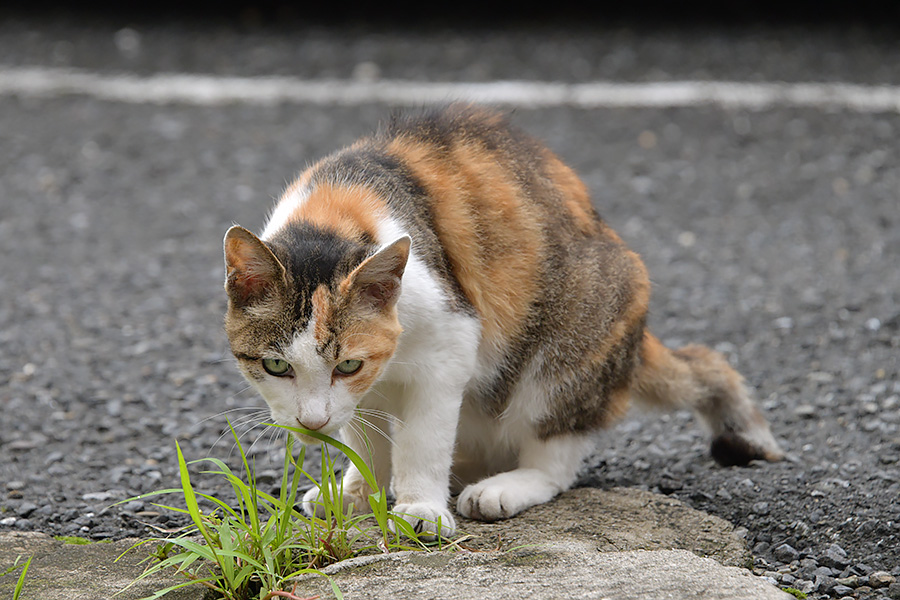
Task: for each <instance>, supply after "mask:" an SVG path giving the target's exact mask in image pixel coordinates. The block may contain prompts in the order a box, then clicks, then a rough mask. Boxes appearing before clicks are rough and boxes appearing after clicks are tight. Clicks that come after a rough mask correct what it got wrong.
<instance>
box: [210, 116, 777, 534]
mask: <svg viewBox="0 0 900 600" xmlns="http://www.w3.org/2000/svg"><path fill="white" fill-rule="evenodd" d="M225 262H226V267H227V281H226V284H225V287H226V290H227V293H228V310H227V314H226V318H225V328H226V332H227V335H228V337H229V341H230V344H231V349H232V351H233V353H234V356H235V357H236V358H237V361H238V364H239V366H240V369H241V371H242V372H243V374H244V375H245V376H246V378H247V379H248V380H249V381H250V382H251V383H252V384H253V385H254V386H255V387H256V388H257V389H258V391H259V392H260V393H261V395H262V396H263V397H264V398H265V400H266V401H267V403H268V404H269V407H270V408H271V411H272V416H273V418H274V419H275V421H276V422H278V423H280V424H283V425H288V426H294V427H296V426H300V427H303V428H307V429H310V430H315V431H320V432H322V433H326V434H329V435H333V434H337V433H338V432H339V433H340V435H341V436H342V437H343V439H344V441H345V442H346V443H347V444H348V445H350V446H351V447H352V448H354V450H356V452H358V453H359V454H360V455H362V456H364V457H367V460H368V461H369V462H370V466H371V468H372V470H373V472H374V473H375V475H376V477H377V479H378V480H379V483H380V485H385V486H388V485H390V486H391V489H392V490H393V492H394V495H395V497H396V505H395V506H394V511H395V512H397V513H400V514H403V515H406V516H405V517H404V518H406V519H407V520H408V521H409V522H410V523H411V524H413V525H414V526H415V527H416V528H418V530H425V531H429V532H432V533H440V534H442V535H445V536H446V535H450V534H451V533H452V532H453V531H454V530H455V521H454V518H453V515H452V514H451V512H450V510H449V508H448V501H449V500H450V498H451V491H452V492H453V493H459V496H458V499H457V501H456V509H457V511H458V512H459V514H461V515H464V516H466V517H471V518H475V519H482V520H487V521H491V520H495V519H502V518H505V517H510V516H512V515H515V514H516V513H518V512H520V511H522V510H523V509H525V508H528V507H530V506H533V505H535V504H539V503H543V502H547V501H548V500H550V499H551V498H553V497H554V496H555V495H557V494H558V493H560V492H561V491H564V490H566V489H568V488H569V487H570V486H571V485H572V483H573V482H574V481H575V478H576V474H577V472H578V470H579V468H580V466H581V463H582V460H583V459H584V458H585V457H586V456H587V455H588V454H589V453H590V452H591V451H592V448H593V446H594V438H595V434H596V432H597V431H598V430H599V429H602V428H604V427H606V426H608V425H610V424H611V423H613V422H614V421H615V420H616V419H617V418H619V417H620V416H622V415H623V414H624V413H625V411H626V408H627V406H628V401H629V398H634V399H635V400H638V401H640V402H643V403H644V404H649V405H653V406H656V407H662V408H666V409H675V408H682V407H690V408H692V409H693V410H694V411H695V412H696V414H697V415H698V416H699V418H700V420H701V421H702V422H703V423H704V424H705V425H706V426H707V427H708V429H709V430H710V431H711V434H712V438H713V441H712V449H711V450H712V455H713V457H714V458H715V459H716V460H717V461H718V462H719V463H721V464H723V465H743V464H746V463H748V462H749V461H751V460H754V459H766V460H778V459H780V458H781V457H782V452H781V451H780V450H779V447H778V444H777V443H776V441H775V439H774V438H773V437H772V434H771V433H770V431H769V426H768V424H767V422H766V421H765V419H764V418H763V416H762V415H761V414H760V412H759V410H758V409H757V408H756V406H755V405H754V404H753V402H752V401H751V400H750V398H749V396H748V394H747V391H746V389H745V387H744V384H743V382H742V378H741V376H740V375H739V374H738V373H736V372H735V371H734V370H733V369H732V368H731V367H730V366H729V365H728V362H727V361H726V360H725V359H724V358H723V357H722V356H721V355H720V354H718V353H716V352H714V351H712V350H709V349H708V348H705V347H703V346H688V347H685V348H682V349H679V350H674V351H673V350H669V349H667V348H666V347H664V346H663V345H662V344H661V343H660V342H659V340H658V339H657V338H655V337H654V336H653V335H651V334H650V333H649V332H648V331H647V330H646V328H645V320H646V316H647V305H648V301H649V297H650V282H649V279H648V276H647V272H646V270H645V268H644V265H643V264H642V262H641V260H640V258H639V257H638V255H637V254H635V253H634V252H632V251H630V250H629V249H628V248H626V246H625V244H624V243H623V242H622V240H621V239H620V238H619V236H618V235H616V233H615V232H614V231H613V230H612V229H611V228H610V227H609V226H608V225H607V224H606V223H605V222H604V221H603V220H601V219H600V217H599V216H598V215H597V213H596V212H595V209H594V207H593V206H592V204H591V201H590V198H589V195H588V191H587V189H586V187H585V185H584V184H583V183H582V182H581V181H580V180H579V178H578V177H577V176H576V175H575V173H574V172H573V171H572V170H571V169H570V168H569V167H567V166H566V165H564V164H563V163H562V162H561V161H560V159H559V158H557V157H556V156H555V155H554V154H553V153H551V151H550V150H548V149H547V148H545V147H544V146H543V145H541V144H540V143H538V142H537V141H535V140H534V139H532V138H531V137H529V136H527V135H526V134H524V133H522V132H520V131H518V130H516V129H514V128H512V127H511V126H510V125H509V124H508V123H507V120H506V117H505V116H504V115H502V114H499V113H496V112H494V111H491V110H487V109H484V108H480V107H476V106H470V105H450V106H449V107H446V108H444V109H442V110H435V111H431V112H424V113H422V114H420V115H418V116H412V117H394V118H393V119H392V120H391V121H390V122H389V124H387V125H386V126H385V127H383V128H382V130H381V131H380V132H378V133H377V134H375V135H373V136H372V137H369V138H366V139H363V140H361V141H359V142H357V143H355V144H354V145H352V146H350V147H349V148H346V149H344V150H342V151H339V152H337V153H335V154H333V155H331V156H329V157H327V158H325V159H323V160H322V161H320V162H318V163H317V164H315V165H313V166H312V167H311V168H309V169H308V170H306V171H305V172H304V173H303V174H302V175H300V177H299V178H298V179H297V180H296V181H295V182H294V183H293V184H291V185H290V186H289V187H288V188H287V189H286V191H285V192H284V194H283V196H282V197H281V199H280V200H279V202H278V203H277V205H276V207H275V208H274V211H273V212H272V214H271V215H270V218H269V220H268V222H267V224H266V226H265V228H264V231H263V232H262V235H261V236H259V237H257V236H256V235H254V234H253V233H251V232H250V231H248V230H246V229H244V228H241V227H239V226H234V227H232V228H231V229H229V230H228V233H227V234H226V236H225ZM366 434H367V435H366ZM299 437H300V438H301V439H303V437H304V436H299ZM303 441H312V440H308V439H303ZM370 491H371V490H369V489H368V487H367V485H366V483H365V481H364V480H363V478H362V477H361V476H360V473H359V472H358V471H357V470H356V469H355V468H354V467H352V466H351V467H349V469H348V470H347V471H346V473H345V475H344V494H345V499H346V501H347V502H354V503H355V504H356V506H367V502H366V500H365V498H366V496H367V495H368V494H369V493H370ZM315 494H316V490H315V489H313V490H311V491H310V492H309V493H307V495H306V497H305V504H304V506H305V508H306V510H308V511H313V510H314V509H315V501H316V495H315ZM437 523H440V527H439V529H440V531H437V530H438V527H437V526H436V525H435V524H437Z"/></svg>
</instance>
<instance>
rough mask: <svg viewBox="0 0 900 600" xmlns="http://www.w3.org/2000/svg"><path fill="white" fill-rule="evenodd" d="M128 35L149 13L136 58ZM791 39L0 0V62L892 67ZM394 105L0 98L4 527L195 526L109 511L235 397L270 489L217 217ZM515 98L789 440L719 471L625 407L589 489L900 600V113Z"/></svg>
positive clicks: (693, 439) (668, 316)
mask: <svg viewBox="0 0 900 600" xmlns="http://www.w3.org/2000/svg"><path fill="white" fill-rule="evenodd" d="M123 29H127V30H130V31H133V32H137V35H138V39H139V40H140V43H139V46H138V48H139V51H138V52H137V53H134V52H133V51H131V50H128V48H133V45H129V44H128V42H127V40H125V42H123V38H122V33H121V32H122V31H123ZM797 32H798V30H796V29H791V28H787V29H784V28H774V29H760V28H759V27H758V26H757V27H755V28H750V29H740V28H730V29H716V28H710V29H706V30H699V31H697V30H694V31H691V32H688V33H683V32H680V31H678V30H677V29H675V30H664V31H659V30H649V31H644V30H642V29H641V28H639V27H635V26H628V27H619V28H607V29H597V30H595V31H586V30H584V29H581V30H579V31H578V32H577V34H574V35H570V34H569V32H567V31H565V30H558V29H554V28H549V29H543V30H542V29H540V28H530V29H523V30H515V31H510V32H488V31H484V30H480V31H478V32H474V33H469V34H465V35H463V34H457V33H453V32H451V31H444V30H441V31H438V32H435V33H429V32H423V31H414V32H412V33H410V34H408V35H406V34H404V35H401V34H396V33H391V32H390V31H388V32H381V33H379V34H375V33H366V32H365V31H361V30H359V29H354V30H341V29H339V28H338V29H332V28H327V27H319V28H314V29H310V30H304V31H302V33H303V35H296V34H291V33H290V32H288V31H286V30H285V28H283V27H282V28H277V29H273V30H266V29H251V30H250V31H244V30H242V29H241V28H227V27H221V26H217V27H211V28H201V29H196V28H194V27H189V26H188V25H185V24H178V23H174V24H166V23H162V24H156V25H150V24H146V25H142V23H141V22H132V21H127V20H122V21H117V22H115V20H114V19H113V20H110V21H107V22H102V21H101V22H90V23H81V24H79V23H78V22H77V21H76V22H75V23H74V24H73V23H72V22H71V21H67V22H63V21H59V20H56V21H55V20H53V19H49V20H48V19H37V18H32V17H28V18H26V17H16V18H14V19H4V20H0V56H2V57H3V58H2V61H3V63H4V64H6V65H10V64H17V65H26V64H30V65H66V66H76V67H83V68H90V69H96V70H101V71H117V70H133V71H137V72H155V71H157V70H163V71H172V70H179V71H183V70H188V71H197V72H212V73H232V74H257V73H266V74H268V73H283V74H297V75H303V76H353V74H354V72H357V74H358V73H359V69H360V68H361V67H360V65H363V67H362V69H363V70H365V69H369V74H371V65H372V64H375V65H376V66H377V67H378V68H377V72H379V73H381V74H383V75H385V76H403V77H407V78H417V77H419V78H426V77H427V78H428V79H441V80H443V79H448V80H453V79H462V80H470V79H476V80H477V79H482V80H489V79H493V78H503V79H523V78H524V79H527V78H537V79H541V80H551V79H570V80H579V79H595V78H602V79H623V80H654V79H678V78H685V77H693V78H697V77H701V78H717V77H722V78H727V79H745V80H746V79H749V80H768V79H786V80H803V81H807V80H817V81H819V80H824V81H827V80H846V81H857V82H892V83H900V81H898V77H900V75H898V72H900V71H898V70H897V69H895V68H894V66H895V65H896V64H898V62H900V61H898V59H900V44H898V43H897V42H896V41H893V40H896V39H897V38H896V37H893V38H892V37H890V36H883V35H880V34H878V33H877V32H874V33H870V32H868V31H866V30H861V29H859V28H856V29H854V28H850V29H848V30H847V31H841V29H840V28H836V27H825V28H822V29H811V30H808V31H804V35H797ZM117 35H118V38H117ZM294 37H297V38H298V41H296V43H294V42H293V41H292V40H293V39H294ZM117 39H118V42H117ZM123 44H124V46H123ZM538 44H543V45H542V46H538ZM535 47H539V48H540V49H541V51H540V52H537V53H535V52H534V48H535ZM130 52H131V53H130ZM129 53H130V54H129ZM536 57H540V60H539V59H538V58H536ZM579 65H580V66H579ZM387 112H388V108H387V107H384V106H375V105H363V106H359V107H346V108H332V107H328V108H319V107H311V106H275V107H245V106H232V107H224V108H217V109H208V108H196V107H186V106H168V107H162V106H142V105H122V104H116V103H105V102H100V101H96V100H91V99H89V98H74V97H73V98H59V99H49V100H35V99H28V98H14V97H3V98H0V132H2V146H0V152H2V158H3V160H2V161H0V256H2V263H0V266H2V268H0V408H2V414H3V427H2V428H0V527H2V528H13V529H21V530H40V531H44V532H47V533H51V534H54V535H57V534H63V535H82V536H86V537H90V538H120V537H125V536H128V535H138V534H146V533H147V532H148V531H151V530H154V529H153V528H163V529H166V528H171V527H174V526H176V525H178V524H179V523H181V520H180V519H178V518H176V517H175V516H172V515H169V514H167V513H166V512H165V511H161V510H160V509H159V508H157V507H155V506H154V505H153V502H152V500H140V501H133V502H130V503H127V504H124V505H120V506H116V507H112V508H110V505H111V504H112V503H114V502H116V501H119V500H122V499H125V498H128V497H131V496H134V495H137V494H141V493H146V492H150V491H153V490H156V489H160V488H165V487H171V486H174V485H177V469H176V465H175V463H174V459H175V446H174V440H175V439H178V441H179V443H180V444H181V445H182V448H183V449H184V451H185V453H186V455H187V456H188V457H189V458H202V457H204V456H216V457H220V458H223V459H224V458H228V460H229V461H230V463H231V464H233V465H235V466H236V464H237V461H236V460H235V455H234V451H233V444H232V442H231V440H230V438H229V436H228V435H225V436H224V437H223V433H226V432H227V426H226V417H230V418H231V419H232V421H234V422H236V423H237V424H238V429H239V430H240V431H241V432H243V439H244V441H245V443H246V445H247V446H252V449H251V451H250V452H251V455H252V457H253V458H254V460H255V462H256V464H257V468H258V470H260V471H261V472H262V473H263V477H262V481H261V485H263V486H270V487H272V486H275V485H276V484H277V482H276V480H275V477H274V474H275V471H276V470H277V469H278V468H279V465H280V460H281V459H280V453H279V449H280V444H281V443H280V441H279V440H278V439H277V437H276V436H275V435H274V434H273V433H272V432H271V431H267V430H264V429H262V428H259V427H256V428H253V427H251V425H253V424H256V423H259V422H261V421H263V420H265V412H264V411H262V410H261V409H262V408H263V404H262V402H261V401H260V400H259V399H257V398H255V397H254V396H253V395H252V394H251V393H250V392H248V391H247V390H246V385H245V384H244V382H243V381H242V380H241V378H240V376H239V375H238V374H237V372H236V370H235V369H234V366H233V365H232V362H231V359H230V357H229V355H228V352H227V344H226V340H225V337H224V334H223V332H222V326H221V319H222V313H223V312H224V304H225V298H224V293H223V291H222V283H221V280H222V276H223V272H222V271H223V268H222V265H221V260H222V259H221V238H222V235H223V234H224V231H225V230H226V229H227V227H228V226H229V225H230V224H231V223H232V222H239V223H241V224H242V225H244V226H246V227H249V228H251V229H254V228H259V227H260V226H261V225H262V222H263V219H264V216H265V213H266V211H267V210H268V208H269V206H270V203H271V199H272V198H273V197H275V196H277V195H278V193H279V192H280V190H281V189H282V187H283V185H284V183H285V180H286V179H289V178H290V177H291V176H292V175H293V174H294V173H296V172H297V171H298V170H299V169H300V168H302V166H303V165H304V164H306V162H307V161H309V160H312V159H315V158H316V157H318V156H321V155H322V154H324V153H326V152H328V151H330V150H332V149H335V148H337V147H339V146H341V145H344V144H346V143H348V142H350V141H352V140H353V139H354V138H356V137H357V136H358V135H360V134H363V133H366V132H368V131H370V130H371V129H372V128H373V127H374V126H375V125H376V124H377V122H378V121H379V120H380V119H381V118H383V117H384V116H385V115H386V114H387ZM514 118H515V120H516V122H518V123H519V124H521V125H522V126H523V127H525V128H527V129H529V130H530V131H532V132H534V133H535V134H536V135H538V136H539V137H542V138H543V139H545V140H546V141H547V142H548V143H549V144H550V145H551V147H553V148H554V149H556V150H557V151H558V153H559V154H560V155H562V156H563V157H564V158H565V159H566V160H567V161H568V162H570V163H571V164H572V165H573V166H574V167H575V168H576V169H577V170H578V171H579V172H580V173H581V174H582V175H583V176H584V178H585V180H586V181H587V183H588V184H589V186H590V187H591V189H592V191H593V194H594V198H595V200H596V204H597V206H598V208H599V209H600V211H601V213H602V214H603V215H604V216H605V217H606V218H607V220H608V221H610V222H611V223H612V224H613V226H614V227H616V229H617V230H618V231H619V232H620V233H621V235H622V236H623V237H624V238H625V239H626V240H627V241H628V242H629V243H630V244H631V245H632V247H634V248H635V249H636V250H637V251H639V252H640V253H641V254H642V255H643V257H644V259H645V261H646V263H647V265H648V267H649V269H650V272H651V275H652V279H653V282H654V294H655V295H654V297H653V300H652V303H651V311H652V316H651V327H652V328H653V329H654V331H655V332H656V333H657V335H659V336H660V337H661V338H662V339H663V340H664V341H666V342H667V343H670V344H672V345H679V344H682V343H687V342H689V341H696V342H702V343H707V344H709V345H711V346H714V347H716V348H718V349H719V350H721V351H723V352H725V353H726V354H727V355H728V356H729V357H730V359H731V360H732V361H733V363H734V364H735V365H736V366H737V367H738V368H739V369H740V370H741V372H742V373H744V375H745V376H746V378H747V380H748V382H749V383H750V384H751V385H752V386H753V387H754V388H755V390H756V392H755V393H756V396H757V398H758V399H759V401H760V404H761V405H762V406H763V407H764V409H765V411H766V413H767V414H768V415H769V417H770V419H771V421H772V424H773V430H774V432H775V433H776V435H777V436H778V437H780V438H781V439H782V440H783V442H784V446H785V449H786V450H787V451H788V454H789V458H788V460H786V461H784V462H782V463H780V464H774V465H771V464H754V465H752V466H750V467H747V468H732V469H724V468H719V467H717V466H715V465H714V463H713V461H712V460H711V459H710V458H709V457H708V455H707V450H706V443H707V442H706V439H705V437H704V436H703V434H702V432H700V431H699V430H698V428H697V427H696V425H695V424H694V423H693V421H692V419H691V417H690V415H688V414H686V413H674V414H671V415H662V416H660V415H641V414H637V413H635V414H633V415H631V416H629V418H628V419H626V420H625V421H624V422H623V423H621V424H620V425H619V426H618V427H616V428H615V429H613V430H611V431H610V432H609V434H608V435H607V436H606V437H605V441H604V444H603V446H602V447H601V448H599V449H598V451H597V453H596V454H595V456H594V458H593V459H592V461H591V463H590V465H589V468H588V469H586V471H585V473H584V475H583V477H582V481H581V483H582V484H583V485H591V486H599V487H612V486H616V485H625V486H632V487H639V488H644V489H648V490H652V491H657V492H661V493H664V494H669V495H672V496H673V497H675V498H678V499H679V500H682V501H683V502H685V503H687V504H689V505H691V506H693V507H695V508H699V509H702V510H706V511H708V512H711V513H714V514H716V515H719V516H722V517H724V518H726V519H728V520H730V521H731V522H733V523H735V524H737V525H738V526H740V527H743V528H745V529H746V536H747V540H748V544H749V546H750V548H751V549H752V550H753V552H754V555H755V557H756V558H755V565H754V566H755V569H756V571H757V572H758V573H759V574H762V575H764V576H767V577H771V578H772V579H773V580H774V581H775V582H777V583H778V584H780V585H781V586H783V587H793V588H796V589H799V590H801V591H804V592H808V593H810V594H811V597H813V598H827V597H828V598H841V597H852V598H884V597H891V598H900V589H898V588H900V583H898V582H900V502H898V498H900V361H898V355H900V353H898V348H900V302H898V300H900V291H898V290H900V270H898V268H897V264H898V256H900V210H898V209H900V197H898V190H900V166H898V165H900V143H898V141H897V140H898V139H900V115H898V114H896V113H895V114H854V113H849V112H840V111H837V112H816V111H803V110H797V109H791V110H788V109H771V110H768V111H765V112H758V113H754V112H742V111H727V110H717V109H708V108H707V109H678V110H655V111H651V110H627V109H616V110H591V111H586V110H570V109H546V110H522V109H520V110H517V111H516V112H515V115H514ZM195 477H196V479H197V481H198V484H199V485H200V486H201V487H204V489H209V490H210V491H214V492H216V493H221V494H223V495H225V494H226V493H227V490H226V489H225V488H224V487H223V486H221V484H220V483H219V482H218V481H216V480H215V479H212V478H209V477H203V476H201V475H199V474H197V475H195Z"/></svg>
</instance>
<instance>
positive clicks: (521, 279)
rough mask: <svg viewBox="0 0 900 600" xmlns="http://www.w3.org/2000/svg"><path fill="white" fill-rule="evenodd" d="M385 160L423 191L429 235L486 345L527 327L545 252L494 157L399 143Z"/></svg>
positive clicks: (472, 148) (536, 219) (533, 219)
mask: <svg viewBox="0 0 900 600" xmlns="http://www.w3.org/2000/svg"><path fill="white" fill-rule="evenodd" d="M387 150H388V152H389V153H390V154H392V155H394V156H395V157H397V158H398V159H400V160H401V161H403V162H404V164H406V166H407V167H408V168H409V169H410V171H411V172H412V173H413V174H414V176H415V177H416V179H417V180H418V181H419V182H420V183H421V184H422V185H423V186H424V187H425V189H426V190H427V192H428V195H429V200H430V203H431V210H432V212H433V214H434V227H435V231H436V233H437V236H438V238H439V239H440V241H441V245H442V246H443V248H444V251H445V252H446V255H447V258H448V259H449V262H450V265H451V268H452V270H453V274H454V275H455V276H456V279H457V281H459V284H460V286H461V288H462V290H463V293H464V294H465V295H466V297H467V298H468V299H469V301H470V302H471V303H472V305H473V306H474V307H475V309H476V310H477V311H478V312H479V314H480V315H481V317H482V327H483V330H482V333H483V337H484V339H485V340H486V341H488V342H490V343H493V344H498V345H499V344H502V343H503V341H504V340H507V339H510V338H512V337H514V336H515V334H516V333H517V332H519V331H520V330H521V329H522V327H523V326H524V321H525V318H526V316H527V314H528V312H529V308H530V305H531V303H532V301H533V300H534V299H535V297H536V295H537V293H538V289H537V286H538V277H539V266H540V262H541V259H542V253H543V251H544V240H543V237H542V233H541V224H540V216H539V215H538V214H537V213H536V211H535V210H534V209H533V207H531V206H529V205H527V204H526V203H525V202H524V201H523V194H522V193H521V190H520V188H519V186H518V185H517V183H516V182H515V180H514V178H513V175H512V173H510V172H509V170H508V169H506V168H505V167H504V166H503V165H501V164H500V163H499V162H498V160H497V158H496V157H495V156H493V155H492V153H491V152H490V151H489V150H487V149H485V148H483V147H480V146H477V145H475V144H458V145H455V146H453V147H452V148H450V149H449V154H448V155H442V154H441V153H439V152H435V150H434V148H432V147H430V146H429V145H427V144H424V143H422V142H420V141H416V140H410V139H404V138H398V139H395V140H394V141H392V142H391V143H390V144H389V145H388V148H387Z"/></svg>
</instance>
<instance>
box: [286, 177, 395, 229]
mask: <svg viewBox="0 0 900 600" xmlns="http://www.w3.org/2000/svg"><path fill="white" fill-rule="evenodd" d="M308 178H309V175H307V174H304V175H303V176H301V178H300V181H306V180H307V179H308ZM300 186H301V184H300V183H299V182H298V183H295V184H293V185H291V186H290V187H289V188H288V191H287V192H285V194H286V195H287V194H289V193H293V192H294V191H296V189H297V188H298V187H300ZM386 214H387V207H386V206H385V204H384V201H383V200H381V198H379V197H378V195H377V194H375V193H374V192H373V191H371V190H369V189H366V188H364V187H359V186H340V185H331V184H320V185H317V186H316V187H315V188H314V189H313V190H312V191H311V192H310V195H309V197H308V198H307V199H306V200H305V201H304V202H303V203H302V204H301V205H300V206H299V207H298V208H297V210H296V211H294V213H293V214H292V215H291V220H296V221H305V222H308V223H311V224H313V225H315V226H317V227H320V228H322V229H329V230H332V231H334V232H336V233H337V234H338V235H341V236H343V237H345V238H347V239H351V240H361V239H364V238H366V237H368V238H369V239H372V240H375V239H377V233H378V222H379V221H380V220H381V219H383V218H384V216H385V215H386Z"/></svg>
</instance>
